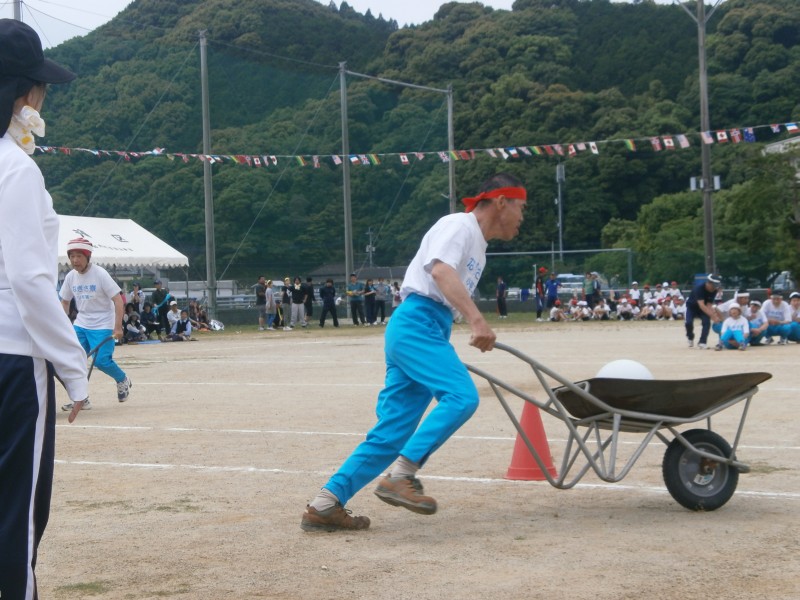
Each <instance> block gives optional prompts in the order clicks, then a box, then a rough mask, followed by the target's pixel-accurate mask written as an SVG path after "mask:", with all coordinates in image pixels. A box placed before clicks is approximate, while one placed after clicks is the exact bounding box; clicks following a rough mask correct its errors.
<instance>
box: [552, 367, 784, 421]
mask: <svg viewBox="0 0 800 600" xmlns="http://www.w3.org/2000/svg"><path fill="white" fill-rule="evenodd" d="M770 377H772V375H771V374H770V373H760V372H756V373H736V374H733V375H718V376H715V377H701V378H699V379H677V380H667V379H652V380H651V379H614V378H606V377H595V378H593V379H587V380H584V381H579V382H577V383H576V384H575V385H576V386H578V387H579V388H581V389H583V390H585V391H586V392H588V393H590V394H591V396H592V397H591V398H590V397H588V396H587V395H585V394H581V393H579V392H577V391H575V390H574V389H573V388H571V387H567V386H561V387H559V388H556V389H555V390H553V391H554V393H555V394H556V396H557V397H558V399H559V400H560V401H561V403H562V404H563V405H564V407H565V408H566V409H567V410H568V411H569V413H570V414H571V415H572V416H573V417H575V418H576V419H586V418H590V417H596V416H598V415H601V414H604V413H608V412H620V413H623V412H624V413H626V414H632V413H647V417H648V418H650V419H663V420H665V421H670V422H671V421H675V420H685V419H689V420H694V421H697V420H700V419H702V418H704V416H705V415H706V414H708V413H711V414H713V413H715V412H718V411H717V410H716V409H717V408H718V407H721V406H724V405H725V404H726V403H727V402H729V401H730V400H732V399H734V398H736V397H737V396H739V395H741V394H742V393H744V392H747V391H748V390H750V389H752V388H753V387H755V386H757V385H758V384H760V383H762V382H764V381H766V380H767V379H769V378H770ZM640 416H641V415H640Z"/></svg>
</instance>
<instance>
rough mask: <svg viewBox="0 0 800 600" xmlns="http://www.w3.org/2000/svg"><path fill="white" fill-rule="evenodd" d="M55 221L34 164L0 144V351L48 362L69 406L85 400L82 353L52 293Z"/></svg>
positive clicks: (8, 142) (7, 141) (9, 144)
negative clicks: (63, 389) (63, 385)
mask: <svg viewBox="0 0 800 600" xmlns="http://www.w3.org/2000/svg"><path fill="white" fill-rule="evenodd" d="M58 229H59V225H58V216H57V215H56V213H55V211H54V210H53V200H52V199H51V198H50V194H48V193H47V190H46V189H45V187H44V178H43V177H42V173H41V171H39V167H37V166H36V163H35V162H33V160H32V159H31V158H30V157H29V156H28V155H27V154H25V153H24V152H23V151H22V150H21V149H20V148H19V147H18V146H17V145H16V143H15V142H14V141H13V139H12V138H11V137H10V136H9V135H8V134H6V135H5V136H3V137H2V138H0V348H1V349H2V352H3V353H5V354H16V355H19V356H32V357H36V358H43V359H45V360H48V361H50V362H51V363H52V364H53V366H54V367H55V370H56V373H58V375H59V377H60V378H61V380H62V381H63V382H64V384H65V386H66V388H67V393H68V395H69V397H70V399H71V400H83V399H84V398H86V397H87V396H88V391H89V382H88V380H87V368H86V353H85V352H84V350H83V348H82V347H81V345H80V344H79V343H78V338H77V336H76V335H75V331H74V329H73V328H72V325H71V323H70V322H69V318H67V315H66V314H65V313H64V308H63V307H62V306H61V301H60V300H59V298H58V293H57V292H56V283H57V279H58Z"/></svg>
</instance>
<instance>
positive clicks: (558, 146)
mask: <svg viewBox="0 0 800 600" xmlns="http://www.w3.org/2000/svg"><path fill="white" fill-rule="evenodd" d="M553 150H555V151H556V152H557V153H558V155H559V156H564V149H563V148H562V147H561V144H553Z"/></svg>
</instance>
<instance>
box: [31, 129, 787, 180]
mask: <svg viewBox="0 0 800 600" xmlns="http://www.w3.org/2000/svg"><path fill="white" fill-rule="evenodd" d="M758 129H769V130H770V132H771V133H773V134H779V133H782V132H783V131H785V132H786V133H797V132H798V131H800V127H798V125H797V123H772V124H769V125H755V126H750V127H741V128H731V129H719V130H715V131H701V132H699V133H698V132H694V133H681V134H673V135H660V136H647V137H641V138H622V139H608V140H594V141H588V142H566V143H564V142H562V143H559V144H540V145H527V146H503V147H496V148H469V149H464V150H435V151H429V152H390V153H369V154H351V155H349V156H347V157H344V156H341V155H338V154H330V155H325V154H313V155H311V154H300V155H280V154H259V155H251V154H187V153H183V152H167V150H166V148H153V149H152V150H148V151H145V152H132V151H130V150H97V149H90V148H69V147H60V146H37V147H36V150H37V151H38V152H40V153H43V154H65V155H67V156H73V155H75V153H87V154H91V155H93V156H95V157H98V158H104V157H116V158H119V159H121V160H125V161H126V162H132V161H134V160H137V159H141V158H146V157H150V156H165V157H167V158H168V159H169V160H171V161H174V160H176V159H177V160H180V161H182V162H184V163H188V162H190V161H191V160H199V161H201V162H208V163H210V164H212V165H213V164H217V163H234V164H238V165H247V166H249V167H253V168H257V167H262V168H263V167H275V166H278V163H279V161H289V162H290V163H294V164H296V165H297V166H300V167H306V166H308V165H313V167H314V168H315V169H317V168H319V167H320V166H321V165H322V163H323V161H330V163H331V164H333V165H334V166H339V165H341V164H342V163H343V162H344V160H349V161H350V163H351V164H352V165H354V166H375V165H381V164H384V163H386V162H387V161H388V160H390V159H397V160H398V161H399V162H400V164H401V165H406V166H408V165H410V164H411V157H414V158H416V159H417V161H421V160H423V159H424V158H425V157H426V156H438V157H439V159H440V160H441V162H443V163H449V162H451V161H453V162H454V161H469V160H475V159H476V158H477V157H478V156H479V155H487V156H490V157H491V158H502V159H503V160H514V159H521V158H526V157H536V156H559V157H563V156H566V157H568V158H574V157H576V156H578V155H579V154H581V153H583V152H586V150H589V151H590V154H591V155H595V156H597V155H599V154H600V150H601V146H608V145H611V144H623V145H624V146H625V148H626V150H627V151H628V152H631V153H638V152H640V149H639V146H637V142H638V143H640V144H641V145H642V146H644V147H647V145H648V142H649V146H650V149H651V150H652V151H653V152H661V151H662V150H676V149H677V148H680V149H681V150H685V149H687V148H690V147H691V142H690V140H689V138H690V137H691V136H693V137H697V138H699V141H700V142H701V143H703V144H725V143H733V144H738V143H741V142H747V143H753V142H755V141H756V130H758ZM676 142H677V143H676Z"/></svg>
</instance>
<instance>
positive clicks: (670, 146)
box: [662, 135, 675, 150]
mask: <svg viewBox="0 0 800 600" xmlns="http://www.w3.org/2000/svg"><path fill="white" fill-rule="evenodd" d="M662 140H663V141H664V148H666V149H667V150H675V142H674V140H673V139H672V138H671V137H670V136H668V135H665V136H664V137H663V138H662Z"/></svg>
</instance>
